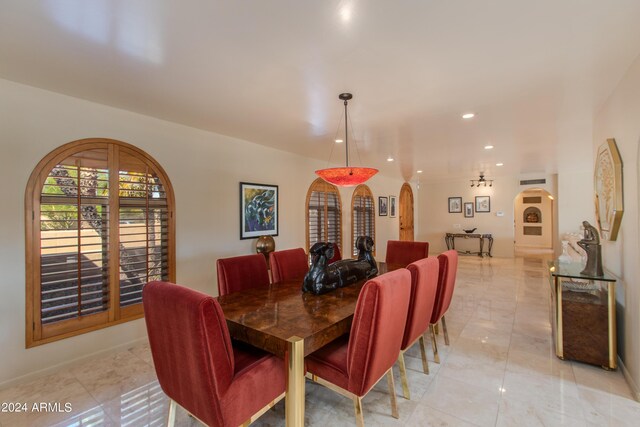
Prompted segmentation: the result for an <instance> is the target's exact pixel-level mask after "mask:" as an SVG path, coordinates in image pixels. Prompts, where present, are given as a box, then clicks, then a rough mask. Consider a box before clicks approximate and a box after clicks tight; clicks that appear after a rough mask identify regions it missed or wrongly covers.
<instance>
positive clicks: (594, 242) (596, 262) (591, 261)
mask: <svg viewBox="0 0 640 427" xmlns="http://www.w3.org/2000/svg"><path fill="white" fill-rule="evenodd" d="M582 226H583V227H584V237H583V238H582V240H579V241H578V245H579V246H580V247H581V248H582V249H584V250H585V251H586V252H587V265H586V266H585V267H584V270H582V271H581V272H580V274H584V275H585V276H595V277H598V276H604V271H603V270H602V247H601V246H600V235H599V234H598V230H597V229H596V228H595V227H594V226H593V225H591V224H589V221H582Z"/></svg>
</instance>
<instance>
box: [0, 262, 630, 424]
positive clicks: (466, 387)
mask: <svg viewBox="0 0 640 427" xmlns="http://www.w3.org/2000/svg"><path fill="white" fill-rule="evenodd" d="M544 265H545V263H544V261H542V260H539V259H533V258H524V259H523V258H516V259H499V258H494V259H481V258H476V257H461V258H460V266H459V271H458V280H457V285H456V290H455V293H454V299H453V303H452V306H451V308H450V310H449V313H448V314H447V316H446V317H447V326H448V329H449V335H450V338H451V345H450V346H449V347H447V346H445V345H444V342H443V338H442V335H439V336H438V340H439V346H440V357H441V363H440V364H439V365H438V364H435V363H434V362H433V355H432V354H431V353H429V356H430V369H431V375H428V376H427V375H424V374H423V373H422V365H421V361H420V355H419V351H418V348H417V347H414V348H412V349H410V350H409V352H408V356H409V357H407V359H406V360H407V365H408V368H409V386H410V389H411V393H412V396H411V400H405V399H403V398H402V397H401V396H402V392H401V387H400V381H399V377H398V372H397V370H396V371H395V373H396V392H397V394H398V403H399V411H400V419H399V420H396V419H394V418H392V417H391V416H390V409H389V403H388V402H389V400H388V395H387V392H386V381H384V380H383V381H381V382H380V384H378V385H376V387H375V388H374V389H373V390H372V391H371V392H370V393H369V394H368V395H367V396H366V397H365V399H364V417H365V423H366V425H368V426H378V425H379V426H387V425H388V426H405V425H408V426H627V425H628V426H636V425H638V423H639V421H638V420H639V419H640V404H639V403H637V402H636V401H634V400H633V399H632V397H631V393H630V390H629V387H628V386H627V384H626V382H625V380H624V378H623V377H622V374H621V373H620V372H606V371H604V370H602V369H600V368H597V367H592V366H588V365H584V364H581V363H576V362H563V361H561V360H559V359H557V358H556V357H555V355H554V353H553V349H552V343H551V328H550V325H549V307H548V279H547V273H546V271H545V268H544ZM429 351H430V350H429ZM306 390H307V404H306V413H305V416H306V424H307V425H310V426H326V425H334V426H342V425H353V424H354V417H353V405H352V403H351V401H350V400H348V399H345V398H343V397H341V396H339V395H337V394H335V393H333V392H331V391H329V390H327V389H324V388H322V387H321V386H318V385H315V384H312V383H310V382H307V388H306ZM12 401H13V402H15V401H21V402H29V405H31V404H32V403H33V402H61V403H63V404H64V403H67V402H68V403H70V404H71V406H72V411H71V412H69V413H64V412H62V413H37V412H36V413H34V412H32V413H29V414H19V413H12V414H9V413H0V426H2V427H14V426H16V427H18V426H30V427H31V426H160V425H164V424H165V422H166V415H167V410H168V402H167V398H166V397H165V396H164V394H163V393H162V390H161V389H160V387H159V385H158V383H157V381H156V380H155V373H154V370H153V365H152V361H151V356H150V354H149V348H148V345H147V344H139V345H137V346H134V347H133V348H131V349H129V350H128V351H123V352H119V353H117V354H112V355H109V356H103V357H101V358H99V359H98V360H95V359H94V360H91V361H86V362H83V363H80V364H78V365H76V366H71V367H69V368H67V369H65V370H63V371H60V372H57V373H55V374H53V375H49V376H46V377H43V378H40V379H37V380H34V381H31V382H28V383H24V384H20V385H17V386H14V387H11V388H7V389H4V390H0V402H12ZM177 424H178V425H179V426H191V425H196V422H195V421H194V420H192V419H190V418H189V417H188V416H187V414H186V413H185V412H184V411H182V410H180V411H179V412H178V422H177ZM255 425H257V426H284V401H282V402H280V403H279V404H278V405H276V407H275V408H274V409H273V410H270V411H268V412H267V413H266V414H265V415H264V416H263V417H262V418H260V419H259V420H258V421H257V422H256V423H255Z"/></svg>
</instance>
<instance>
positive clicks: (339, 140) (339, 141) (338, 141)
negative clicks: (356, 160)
mask: <svg viewBox="0 0 640 427" xmlns="http://www.w3.org/2000/svg"><path fill="white" fill-rule="evenodd" d="M336 142H337V143H338V144H340V143H341V142H344V141H343V140H341V139H336Z"/></svg>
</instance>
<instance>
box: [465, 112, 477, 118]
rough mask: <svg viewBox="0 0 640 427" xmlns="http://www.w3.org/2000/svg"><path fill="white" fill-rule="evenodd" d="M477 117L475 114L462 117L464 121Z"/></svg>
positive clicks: (466, 114)
mask: <svg viewBox="0 0 640 427" xmlns="http://www.w3.org/2000/svg"><path fill="white" fill-rule="evenodd" d="M475 116H476V115H475V113H464V114H463V115H462V118H463V119H473V118H474V117H475Z"/></svg>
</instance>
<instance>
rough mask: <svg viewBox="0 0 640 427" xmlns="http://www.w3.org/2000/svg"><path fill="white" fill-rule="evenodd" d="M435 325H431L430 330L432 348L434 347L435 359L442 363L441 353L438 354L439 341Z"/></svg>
mask: <svg viewBox="0 0 640 427" xmlns="http://www.w3.org/2000/svg"><path fill="white" fill-rule="evenodd" d="M434 329H435V328H434V327H433V325H429V330H430V331H431V348H433V360H434V361H435V362H436V363H440V355H439V354H438V343H437V342H436V332H435V330H434Z"/></svg>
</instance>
